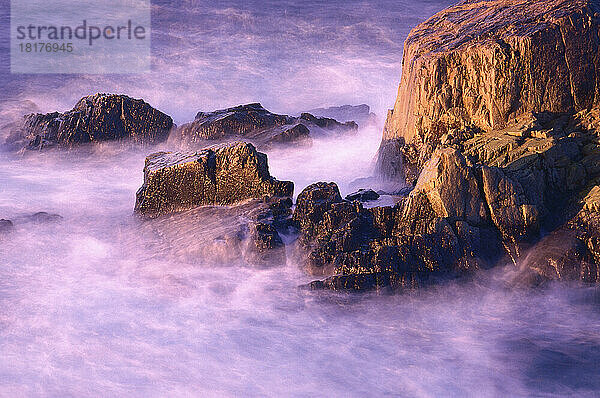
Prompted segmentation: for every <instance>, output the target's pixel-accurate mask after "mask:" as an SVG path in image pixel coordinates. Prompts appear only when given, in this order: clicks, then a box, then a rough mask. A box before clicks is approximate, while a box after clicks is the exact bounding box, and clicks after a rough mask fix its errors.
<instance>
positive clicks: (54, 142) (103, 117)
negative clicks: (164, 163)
mask: <svg viewBox="0 0 600 398" xmlns="http://www.w3.org/2000/svg"><path fill="white" fill-rule="evenodd" d="M172 127H173V120H172V119H171V117H169V116H167V115H165V114H164V113H162V112H160V111H157V110H156V109H154V108H152V107H151V106H150V105H148V104H147V103H146V102H144V101H142V100H138V99H133V98H130V97H127V96H125V95H113V94H96V95H91V96H88V97H84V98H82V99H81V100H79V102H77V104H76V105H75V107H74V108H73V109H72V110H70V111H68V112H65V113H58V112H54V113H47V114H40V113H35V114H30V115H27V116H25V118H24V120H23V123H22V125H20V126H19V128H18V129H17V130H16V131H14V132H13V133H12V134H11V136H9V138H8V139H7V141H6V143H7V144H8V146H9V147H12V148H25V149H43V148H47V147H52V146H60V147H73V146H75V145H78V144H83V143H93V142H102V141H116V140H124V139H128V140H131V141H133V142H139V143H150V144H153V143H158V142H162V141H165V140H166V139H167V137H168V135H169V132H170V130H171V128H172Z"/></svg>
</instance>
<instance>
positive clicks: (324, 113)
mask: <svg viewBox="0 0 600 398" xmlns="http://www.w3.org/2000/svg"><path fill="white" fill-rule="evenodd" d="M307 113H309V114H311V115H314V116H317V117H326V118H330V119H335V120H337V121H340V122H342V123H343V122H356V124H358V125H359V126H361V127H364V126H368V125H374V124H376V123H377V116H376V115H375V114H374V113H372V112H371V108H370V107H369V105H366V104H361V105H342V106H332V107H329V108H315V109H311V110H309V111H308V112H307Z"/></svg>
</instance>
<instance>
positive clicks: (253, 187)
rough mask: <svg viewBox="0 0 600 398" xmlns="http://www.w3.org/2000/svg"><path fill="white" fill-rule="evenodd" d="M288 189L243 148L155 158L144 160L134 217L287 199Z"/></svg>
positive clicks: (224, 146) (237, 144)
mask: <svg viewBox="0 0 600 398" xmlns="http://www.w3.org/2000/svg"><path fill="white" fill-rule="evenodd" d="M293 191H294V184H293V183H292V182H289V181H278V180H276V179H275V178H274V177H272V176H271V175H270V173H269V168H268V164H267V155H265V154H263V153H261V152H258V151H257V150H256V148H255V147H254V146H253V145H252V144H249V143H244V142H234V143H230V144H220V145H216V146H212V147H208V148H205V149H203V150H201V151H198V152H188V153H179V152H158V153H155V154H152V155H150V156H148V157H147V158H146V164H145V167H144V184H143V185H142V187H141V188H140V189H139V191H138V192H137V195H136V205H135V211H136V213H138V214H140V215H143V216H147V217H156V216H159V215H162V214H167V213H172V212H177V211H182V210H187V209H191V208H194V207H197V206H204V205H230V204H234V203H238V202H241V201H244V200H247V199H252V198H262V197H264V196H269V197H291V196H292V194H293Z"/></svg>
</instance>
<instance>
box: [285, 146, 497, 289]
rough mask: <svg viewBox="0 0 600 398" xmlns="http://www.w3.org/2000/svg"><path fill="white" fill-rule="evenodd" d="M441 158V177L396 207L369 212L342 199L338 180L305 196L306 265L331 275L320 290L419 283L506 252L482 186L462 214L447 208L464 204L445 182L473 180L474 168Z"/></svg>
mask: <svg viewBox="0 0 600 398" xmlns="http://www.w3.org/2000/svg"><path fill="white" fill-rule="evenodd" d="M440 158H441V159H443V160H442V161H441V162H442V163H444V164H443V165H442V166H440V165H439V163H440V161H438V160H436V161H434V162H432V165H431V168H432V169H433V168H434V165H433V163H435V165H436V166H439V170H440V173H439V174H436V176H437V177H431V178H428V179H427V180H424V181H423V183H422V184H420V186H419V188H418V189H415V190H414V191H413V192H412V193H411V194H410V195H409V197H408V198H407V200H406V201H404V202H401V203H399V204H397V205H396V206H394V207H375V208H370V209H365V208H363V206H362V204H360V203H359V202H356V201H355V202H349V201H345V200H342V199H341V197H340V195H339V191H338V188H337V186H336V185H335V184H332V183H330V184H326V183H317V184H313V185H311V186H309V187H307V188H306V189H305V190H304V191H303V192H302V193H301V194H300V195H299V196H298V202H297V205H296V209H295V211H294V216H293V219H294V221H295V222H296V223H297V226H298V228H299V229H300V231H301V234H300V239H299V241H298V244H299V246H300V249H301V253H303V254H304V255H305V258H306V268H307V270H308V272H309V273H311V274H312V275H323V276H327V278H326V279H325V280H320V281H315V282H313V283H312V284H311V287H312V288H313V289H324V288H326V289H334V290H337V289H350V290H368V289H379V288H383V287H390V288H392V289H400V288H407V287H409V288H410V287H416V286H419V285H421V284H423V283H426V282H428V281H430V280H435V279H436V278H439V277H447V276H457V275H462V274H464V273H465V272H470V271H472V270H475V269H478V268H481V267H487V266H488V265H489V264H492V263H493V262H494V261H495V260H496V259H497V258H498V257H500V256H501V255H502V252H501V240H500V236H499V234H498V233H497V230H496V229H495V228H494V226H493V225H492V224H491V223H490V222H488V221H486V220H487V217H486V215H485V209H484V208H482V201H481V200H480V197H479V192H478V190H477V189H476V187H475V189H474V190H473V191H472V192H470V194H465V195H462V197H461V199H459V200H458V201H460V202H461V204H462V206H460V208H461V210H460V211H458V212H456V211H451V212H450V213H449V212H448V206H447V205H449V204H450V203H453V204H456V203H457V201H456V200H455V199H453V198H449V197H447V196H445V195H441V196H440V195H438V192H439V190H438V186H441V187H442V188H441V189H442V190H443V189H444V188H445V189H449V187H450V185H452V184H455V183H457V182H458V183H459V185H460V186H464V185H468V184H469V180H468V179H467V176H468V175H469V173H471V172H472V171H471V170H470V169H467V166H466V165H465V160H464V158H461V155H460V154H455V153H452V154H440ZM447 170H449V171H447ZM452 173H454V174H452ZM451 174H452V175H451ZM449 176H450V178H447V177H449ZM434 178H437V179H436V181H437V183H435V184H434V182H433V180H434ZM438 184H439V185H438Z"/></svg>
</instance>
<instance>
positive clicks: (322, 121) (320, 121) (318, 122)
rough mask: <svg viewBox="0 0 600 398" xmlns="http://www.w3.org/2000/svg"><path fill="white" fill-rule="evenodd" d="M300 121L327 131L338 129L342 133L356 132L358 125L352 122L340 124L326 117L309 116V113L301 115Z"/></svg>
mask: <svg viewBox="0 0 600 398" xmlns="http://www.w3.org/2000/svg"><path fill="white" fill-rule="evenodd" d="M300 120H304V121H307V122H309V123H310V124H312V125H315V126H318V127H320V128H322V129H327V130H336V129H340V130H344V131H356V130H358V125H357V124H356V123H355V122H353V121H350V122H345V123H340V122H338V121H337V120H335V119H330V118H326V117H316V116H313V115H311V114H310V113H303V114H301V115H300Z"/></svg>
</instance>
